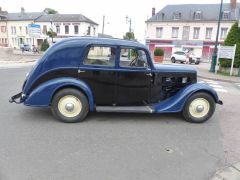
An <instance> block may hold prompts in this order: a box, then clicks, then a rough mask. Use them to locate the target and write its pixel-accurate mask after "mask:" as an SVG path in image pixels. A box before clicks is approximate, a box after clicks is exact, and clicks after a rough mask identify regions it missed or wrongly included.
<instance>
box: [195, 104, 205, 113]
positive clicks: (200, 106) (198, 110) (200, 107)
mask: <svg viewBox="0 0 240 180" xmlns="http://www.w3.org/2000/svg"><path fill="white" fill-rule="evenodd" d="M203 110H204V106H203V105H198V106H197V108H196V111H197V112H199V113H200V112H203Z"/></svg>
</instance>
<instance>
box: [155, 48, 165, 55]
mask: <svg viewBox="0 0 240 180" xmlns="http://www.w3.org/2000/svg"><path fill="white" fill-rule="evenodd" d="M163 55H164V51H163V49H161V48H156V49H155V50H154V56H163Z"/></svg>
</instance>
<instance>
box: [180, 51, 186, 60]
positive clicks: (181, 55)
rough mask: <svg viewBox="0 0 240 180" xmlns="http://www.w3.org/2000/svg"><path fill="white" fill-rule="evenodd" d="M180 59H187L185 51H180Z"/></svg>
mask: <svg viewBox="0 0 240 180" xmlns="http://www.w3.org/2000/svg"><path fill="white" fill-rule="evenodd" d="M179 60H181V61H185V60H186V54H185V53H184V52H179Z"/></svg>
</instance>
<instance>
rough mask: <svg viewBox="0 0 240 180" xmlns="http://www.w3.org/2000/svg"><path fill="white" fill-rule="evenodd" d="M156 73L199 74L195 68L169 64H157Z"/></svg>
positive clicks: (155, 65) (155, 66)
mask: <svg viewBox="0 0 240 180" xmlns="http://www.w3.org/2000/svg"><path fill="white" fill-rule="evenodd" d="M154 68H155V71H157V72H176V73H178V72H179V73H197V70H196V69H195V68H194V67H189V66H181V65H167V64H155V63H154Z"/></svg>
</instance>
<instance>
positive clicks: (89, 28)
mask: <svg viewBox="0 0 240 180" xmlns="http://www.w3.org/2000/svg"><path fill="white" fill-rule="evenodd" d="M90 34H91V27H90V26H88V30H87V35H89V36H90Z"/></svg>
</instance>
